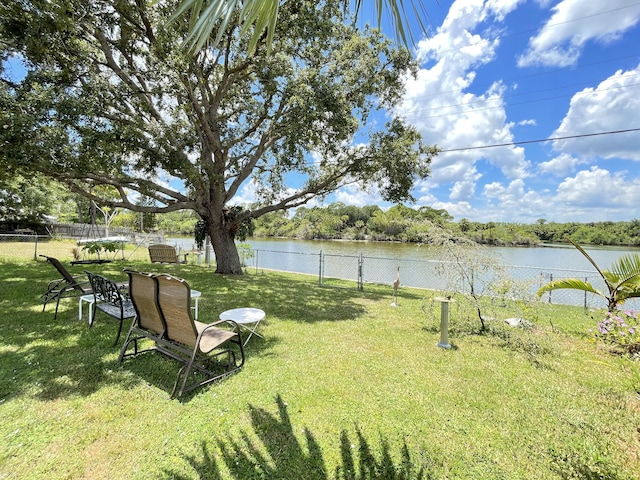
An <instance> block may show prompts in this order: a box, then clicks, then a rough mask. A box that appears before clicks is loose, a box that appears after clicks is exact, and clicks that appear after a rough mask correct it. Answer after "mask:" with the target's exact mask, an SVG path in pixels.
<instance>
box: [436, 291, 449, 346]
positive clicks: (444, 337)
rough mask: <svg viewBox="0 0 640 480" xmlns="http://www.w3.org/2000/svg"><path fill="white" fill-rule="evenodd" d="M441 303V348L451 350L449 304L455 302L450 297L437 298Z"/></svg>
mask: <svg viewBox="0 0 640 480" xmlns="http://www.w3.org/2000/svg"><path fill="white" fill-rule="evenodd" d="M435 300H437V301H438V302H440V341H439V342H438V346H439V347H440V348H451V344H450V343H449V303H451V302H453V300H451V298H450V297H436V298H435Z"/></svg>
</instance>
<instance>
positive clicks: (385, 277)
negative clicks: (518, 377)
mask: <svg viewBox="0 0 640 480" xmlns="http://www.w3.org/2000/svg"><path fill="white" fill-rule="evenodd" d="M242 260H243V263H244V266H245V268H247V269H253V270H255V272H256V273H259V272H260V271H261V270H280V271H288V272H295V273H304V274H308V275H314V276H317V278H318V283H319V284H320V285H324V286H332V285H336V284H338V283H339V284H340V285H342V286H344V285H345V283H346V285H347V286H349V285H350V284H351V285H352V286H353V288H357V289H366V285H367V284H382V285H389V286H390V287H391V285H392V284H393V282H394V281H395V280H396V276H397V275H399V277H400V289H402V287H415V288H421V289H427V290H436V291H445V292H451V293H460V294H469V293H471V281H470V280H469V278H463V273H462V270H464V269H465V267H464V266H462V267H461V266H459V265H456V264H454V263H453V262H449V261H443V260H434V259H430V260H428V259H415V258H388V257H375V256H367V255H364V254H360V255H340V254H327V253H323V252H318V253H301V252H284V251H276V250H262V249H255V250H253V251H252V256H250V257H249V258H243V259H242ZM477 267H478V266H476V270H475V271H474V272H473V288H474V291H475V293H478V294H480V295H488V296H493V297H499V296H504V297H505V298H507V297H508V298H512V299H513V298H516V299H518V300H527V299H529V300H531V299H534V298H535V297H536V292H537V290H538V289H539V288H540V287H542V286H543V285H545V284H546V283H548V282H550V281H552V280H559V279H563V278H577V279H580V280H584V281H587V282H589V283H591V284H592V285H593V286H594V287H595V288H596V289H598V290H600V291H604V292H606V291H607V289H606V285H605V284H604V281H603V280H602V278H601V277H600V275H599V274H598V272H597V271H596V270H595V269H594V270H572V269H564V268H550V267H534V266H522V265H506V264H499V263H498V264H496V265H480V268H477ZM468 273H469V272H467V274H468ZM636 300H637V299H633V300H630V301H628V302H627V304H625V305H626V306H633V303H634V302H635V301H636ZM541 301H543V302H547V303H555V304H563V305H577V306H583V307H585V308H602V307H606V302H605V301H604V299H602V298H601V297H600V296H598V295H595V294H592V293H588V292H582V291H579V290H572V289H561V290H554V291H551V292H547V293H545V294H544V295H543V296H542V298H541ZM638 307H640V304H638V305H635V308H636V309H637V308H638Z"/></svg>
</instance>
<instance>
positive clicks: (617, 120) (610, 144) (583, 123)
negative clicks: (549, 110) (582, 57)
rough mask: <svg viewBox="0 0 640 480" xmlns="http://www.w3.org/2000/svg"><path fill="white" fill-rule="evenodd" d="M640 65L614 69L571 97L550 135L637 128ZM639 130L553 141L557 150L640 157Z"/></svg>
mask: <svg viewBox="0 0 640 480" xmlns="http://www.w3.org/2000/svg"><path fill="white" fill-rule="evenodd" d="M638 79H640V66H638V67H637V68H635V69H634V70H630V71H627V72H622V71H617V72H616V73H615V74H614V75H612V76H611V77H609V78H607V79H606V80H604V81H603V82H601V83H600V84H599V85H598V86H597V87H596V88H586V89H584V90H582V91H581V92H578V93H577V94H575V95H574V96H573V98H572V99H571V105H570V107H569V111H568V112H567V115H566V116H565V117H564V119H563V120H562V123H561V124H560V127H558V129H557V130H556V131H555V132H553V134H552V137H564V136H572V135H584V134H591V133H600V132H611V131H617V130H625V129H628V128H632V127H638V113H639V112H640V96H638V87H637V83H638ZM639 138H640V133H638V132H632V133H625V134H615V135H599V136H594V137H583V138H575V139H567V140H558V141H556V142H554V144H553V146H554V148H555V149H556V150H557V151H559V152H564V153H568V154H576V155H586V156H600V157H603V158H626V159H630V160H640V149H639V148H638V139H639Z"/></svg>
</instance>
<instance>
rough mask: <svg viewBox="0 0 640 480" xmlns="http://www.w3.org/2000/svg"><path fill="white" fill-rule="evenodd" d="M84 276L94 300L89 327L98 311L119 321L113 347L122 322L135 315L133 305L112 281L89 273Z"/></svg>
mask: <svg viewBox="0 0 640 480" xmlns="http://www.w3.org/2000/svg"><path fill="white" fill-rule="evenodd" d="M86 274H87V277H89V283H91V287H92V289H93V298H94V308H93V317H92V318H91V320H90V322H89V325H90V326H93V322H94V320H95V318H96V313H97V312H98V310H100V311H101V312H103V313H106V314H107V315H109V316H110V317H113V318H115V319H116V320H119V321H120V324H119V325H118V334H117V335H116V341H115V342H113V345H114V346H115V345H117V344H118V340H119V339H120V333H121V332H122V323H123V322H124V320H125V319H126V318H133V317H135V315H136V311H135V309H134V307H133V303H132V302H131V300H130V299H129V297H128V295H127V292H126V291H125V290H123V289H122V286H120V285H118V284H117V283H115V282H114V281H113V280H110V279H108V278H107V277H103V276H102V275H98V274H95V273H91V272H86Z"/></svg>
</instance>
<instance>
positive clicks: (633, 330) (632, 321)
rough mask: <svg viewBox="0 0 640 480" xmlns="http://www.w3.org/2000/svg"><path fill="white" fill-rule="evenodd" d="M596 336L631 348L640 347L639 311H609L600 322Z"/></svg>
mask: <svg viewBox="0 0 640 480" xmlns="http://www.w3.org/2000/svg"><path fill="white" fill-rule="evenodd" d="M596 337H597V338H599V339H601V340H603V341H605V342H609V343H613V344H616V345H619V346H623V347H626V348H628V349H630V350H635V349H636V348H638V349H640V319H639V318H638V312H633V311H625V312H622V311H617V312H607V314H606V316H605V318H604V320H602V321H601V322H600V323H598V331H597V332H596Z"/></svg>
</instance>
